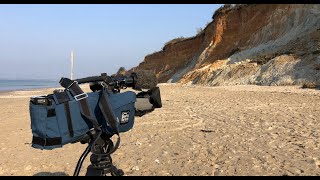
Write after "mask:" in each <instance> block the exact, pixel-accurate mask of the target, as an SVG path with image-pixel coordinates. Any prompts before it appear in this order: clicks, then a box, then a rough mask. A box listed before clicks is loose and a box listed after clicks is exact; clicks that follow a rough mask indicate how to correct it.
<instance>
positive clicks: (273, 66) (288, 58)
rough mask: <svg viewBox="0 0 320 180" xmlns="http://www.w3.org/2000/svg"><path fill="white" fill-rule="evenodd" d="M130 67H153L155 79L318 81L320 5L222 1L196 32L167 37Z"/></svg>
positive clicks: (234, 82)
mask: <svg viewBox="0 0 320 180" xmlns="http://www.w3.org/2000/svg"><path fill="white" fill-rule="evenodd" d="M134 69H148V70H153V71H154V72H155V73H156V74H157V78H158V81H159V82H167V81H168V82H181V83H191V84H202V85H212V86H215V85H237V84H259V85H301V84H304V83H306V82H309V83H315V84H320V80H318V79H320V78H319V77H320V73H319V72H320V5H313V4H275V5H273V4H258V5H255V4H250V5H225V6H224V7H221V8H220V9H218V10H217V11H216V12H215V13H214V14H213V17H212V22H210V23H209V24H208V25H207V26H206V27H205V28H204V30H203V31H202V32H201V33H199V34H198V35H196V36H194V37H191V38H185V39H174V40H172V41H171V42H169V43H167V44H166V45H165V46H164V47H163V49H162V50H161V51H159V52H156V53H153V54H150V55H147V56H146V57H145V59H144V61H143V62H142V63H140V64H139V66H138V67H135V68H134Z"/></svg>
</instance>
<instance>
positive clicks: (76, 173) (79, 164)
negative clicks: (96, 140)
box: [73, 143, 92, 176]
mask: <svg viewBox="0 0 320 180" xmlns="http://www.w3.org/2000/svg"><path fill="white" fill-rule="evenodd" d="M91 146H92V144H91V143H90V145H88V147H87V148H86V150H85V151H84V152H83V153H82V155H81V157H80V158H79V161H78V163H77V167H76V169H75V170H74V173H73V176H79V172H80V169H81V166H82V163H83V161H84V160H85V159H86V157H87V156H88V154H89V152H90V149H91Z"/></svg>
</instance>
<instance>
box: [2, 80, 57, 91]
mask: <svg viewBox="0 0 320 180" xmlns="http://www.w3.org/2000/svg"><path fill="white" fill-rule="evenodd" d="M56 87H60V85H59V82H58V81H53V80H4V79H0V92H3V91H16V90H32V89H39V88H56Z"/></svg>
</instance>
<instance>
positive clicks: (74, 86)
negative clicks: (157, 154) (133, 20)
mask: <svg viewBox="0 0 320 180" xmlns="http://www.w3.org/2000/svg"><path fill="white" fill-rule="evenodd" d="M137 82H138V76H137V74H136V73H132V74H131V75H130V76H120V77H112V76H108V75H107V74H106V73H102V74H101V75H100V76H92V77H86V78H81V79H76V80H71V79H68V78H61V80H60V81H59V83H60V85H61V86H62V87H64V89H57V90H54V91H53V93H52V94H49V95H46V96H37V97H31V98H30V104H29V107H30V117H31V129H32V134H33V139H32V147H33V148H37V149H55V148H59V147H62V146H63V145H66V144H69V143H76V142H81V143H88V144H89V145H88V147H87V149H86V150H85V152H84V153H83V154H82V156H81V157H80V159H79V162H78V164H77V167H76V170H75V172H74V175H78V174H79V171H80V167H81V165H82V162H83V160H84V158H85V157H86V156H87V155H88V153H89V152H90V151H91V152H92V153H93V154H92V157H91V158H90V160H91V162H92V165H91V166H89V167H88V170H87V175H90V174H91V175H105V174H106V173H108V172H110V173H111V174H112V175H122V174H123V172H122V173H121V170H119V169H116V168H115V167H114V166H113V165H112V160H111V157H110V154H112V153H113V152H115V151H116V149H117V148H118V146H119V144H120V133H122V132H126V131H128V130H130V129H131V128H133V124H134V118H135V116H143V115H144V114H146V113H148V112H152V111H154V109H155V108H161V107H162V103H161V96H160V89H159V87H157V86H155V87H153V88H151V89H149V90H147V91H142V88H143V87H139V86H138V84H139V83H137ZM84 83H90V89H91V91H92V92H89V93H86V92H84V91H83V90H82V89H81V87H80V86H79V84H84ZM128 87H131V88H132V89H133V90H135V91H140V92H139V93H137V94H136V93H135V92H133V91H125V92H120V90H121V89H126V88H128ZM113 135H117V136H118V139H117V142H116V144H115V145H114V144H113V142H112V141H111V140H110V138H111V137H112V136H113Z"/></svg>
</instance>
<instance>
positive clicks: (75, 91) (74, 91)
mask: <svg viewBox="0 0 320 180" xmlns="http://www.w3.org/2000/svg"><path fill="white" fill-rule="evenodd" d="M59 83H60V85H61V86H62V87H64V88H66V89H67V90H69V91H70V93H71V95H72V96H74V97H75V99H76V100H77V101H78V102H79V104H80V112H81V114H82V115H83V116H84V117H86V118H87V119H88V120H90V122H91V123H92V125H93V127H94V129H96V130H98V131H99V132H102V131H101V127H100V125H99V123H98V121H97V120H96V118H95V116H93V114H92V112H91V109H90V108H89V102H88V100H87V97H88V95H87V94H86V93H84V92H83V90H82V89H81V88H80V87H79V85H78V83H77V81H73V80H71V79H68V78H61V80H60V82H59ZM99 107H100V110H101V112H102V115H103V117H104V119H105V120H106V121H108V124H109V125H110V126H111V128H112V129H113V130H114V132H115V134H116V135H117V136H118V138H117V142H116V144H115V146H114V147H113V149H112V150H110V151H109V152H107V153H104V154H103V155H110V154H112V153H113V152H115V151H116V150H117V149H118V147H119V145H120V133H119V129H118V125H119V124H118V123H119V122H118V121H117V120H116V118H115V115H114V113H113V111H112V107H111V105H110V102H109V99H108V92H107V91H106V90H102V91H101V95H100V100H99ZM98 139H99V136H98V137H97V138H96V139H95V140H94V142H93V144H95V142H96V141H97V140H98ZM92 148H94V146H92ZM92 152H94V151H93V150H92Z"/></svg>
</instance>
